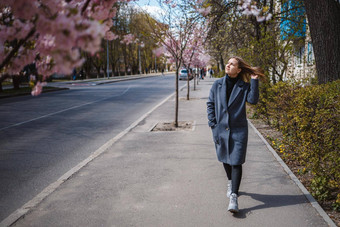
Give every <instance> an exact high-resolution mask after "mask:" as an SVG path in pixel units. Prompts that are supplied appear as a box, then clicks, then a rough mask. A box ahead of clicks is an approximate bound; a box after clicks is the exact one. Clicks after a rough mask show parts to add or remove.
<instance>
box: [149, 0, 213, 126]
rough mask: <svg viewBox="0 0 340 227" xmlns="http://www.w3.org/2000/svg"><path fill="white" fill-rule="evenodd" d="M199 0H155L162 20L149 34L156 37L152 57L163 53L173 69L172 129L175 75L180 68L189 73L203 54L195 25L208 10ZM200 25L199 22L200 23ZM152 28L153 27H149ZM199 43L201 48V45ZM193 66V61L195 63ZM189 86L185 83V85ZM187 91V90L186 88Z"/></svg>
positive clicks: (198, 32) (176, 119)
mask: <svg viewBox="0 0 340 227" xmlns="http://www.w3.org/2000/svg"><path fill="white" fill-rule="evenodd" d="M202 4H203V1H202V0H194V1H188V0H166V1H159V5H160V7H161V8H162V9H163V12H164V13H163V14H162V19H163V21H158V26H157V27H158V29H155V30H154V32H153V35H154V36H157V37H159V40H160V42H159V46H160V47H159V48H157V49H155V51H154V52H155V54H156V55H160V54H164V55H165V56H166V57H167V59H168V63H171V64H174V65H175V68H176V82H175V83H176V104H175V105H176V106H175V121H174V124H175V127H178V104H179V102H178V74H179V70H180V68H181V67H182V66H184V67H186V68H187V69H188V70H189V67H190V65H191V64H192V63H193V62H194V61H197V60H198V59H204V58H203V57H201V58H200V57H199V56H200V54H201V53H203V51H202V50H201V48H202V47H203V42H202V41H201V38H202V37H203V36H202V37H200V35H202V34H200V31H199V30H198V22H199V20H200V14H201V13H203V14H206V13H208V12H209V9H208V10H205V9H202V8H204V7H203V6H202ZM201 22H203V21H201ZM150 26H153V24H150ZM201 44H202V45H201ZM196 63H197V62H196ZM188 84H189V82H188ZM188 90H189V87H188Z"/></svg>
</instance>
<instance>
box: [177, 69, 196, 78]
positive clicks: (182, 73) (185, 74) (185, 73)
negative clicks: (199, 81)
mask: <svg viewBox="0 0 340 227" xmlns="http://www.w3.org/2000/svg"><path fill="white" fill-rule="evenodd" d="M188 77H189V80H192V79H193V76H192V74H191V73H190V72H189V70H187V69H181V71H180V72H179V78H178V79H179V80H188Z"/></svg>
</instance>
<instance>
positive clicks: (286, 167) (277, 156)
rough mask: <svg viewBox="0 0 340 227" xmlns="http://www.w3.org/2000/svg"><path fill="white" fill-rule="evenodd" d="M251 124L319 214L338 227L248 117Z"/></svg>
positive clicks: (332, 226) (334, 226)
mask: <svg viewBox="0 0 340 227" xmlns="http://www.w3.org/2000/svg"><path fill="white" fill-rule="evenodd" d="M248 123H249V125H250V126H251V127H252V128H253V129H254V131H255V133H256V134H257V135H258V136H259V137H260V138H261V140H262V141H263V142H264V143H265V144H266V146H267V148H268V150H270V152H271V153H272V155H273V156H274V157H275V159H276V160H277V161H278V162H279V163H280V165H281V166H282V168H283V169H284V170H285V171H286V173H287V174H288V175H289V177H290V179H292V180H293V181H294V183H295V184H296V185H297V186H298V187H299V188H300V190H301V191H302V193H303V194H304V195H305V197H306V198H307V199H308V201H309V202H310V203H311V205H312V206H313V207H314V208H315V209H316V211H317V212H318V213H319V215H320V216H321V217H322V218H323V219H324V220H325V222H326V223H327V224H328V225H329V226H331V227H336V225H335V223H334V222H333V221H332V219H331V218H330V217H329V216H328V215H327V213H326V212H325V211H324V209H322V207H321V206H320V205H319V203H318V202H317V201H316V200H315V199H314V197H313V196H312V195H311V194H310V193H309V192H308V190H307V189H306V188H305V186H304V185H303V184H302V183H301V182H300V180H299V179H298V178H297V177H296V176H295V174H294V173H293V172H292V171H291V170H290V169H289V167H288V166H287V165H286V163H285V162H284V161H283V160H282V159H281V157H280V156H279V155H278V154H277V153H276V151H275V150H274V149H273V148H272V146H270V144H269V143H268V142H267V140H266V139H265V138H264V137H263V136H262V134H261V133H260V132H259V131H258V130H257V129H256V127H255V126H254V125H253V123H251V121H250V120H249V119H248Z"/></svg>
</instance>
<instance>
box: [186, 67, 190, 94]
mask: <svg viewBox="0 0 340 227" xmlns="http://www.w3.org/2000/svg"><path fill="white" fill-rule="evenodd" d="M189 99H190V83H189V69H188V77H187V100H189Z"/></svg>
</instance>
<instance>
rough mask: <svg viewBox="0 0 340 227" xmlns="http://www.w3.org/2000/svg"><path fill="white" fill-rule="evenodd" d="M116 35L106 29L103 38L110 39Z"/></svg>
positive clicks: (116, 36) (115, 37)
mask: <svg viewBox="0 0 340 227" xmlns="http://www.w3.org/2000/svg"><path fill="white" fill-rule="evenodd" d="M118 37H119V36H118V35H116V34H113V33H112V32H111V31H108V32H106V34H105V37H104V38H105V39H107V40H110V41H111V40H114V39H117V38H118Z"/></svg>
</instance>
